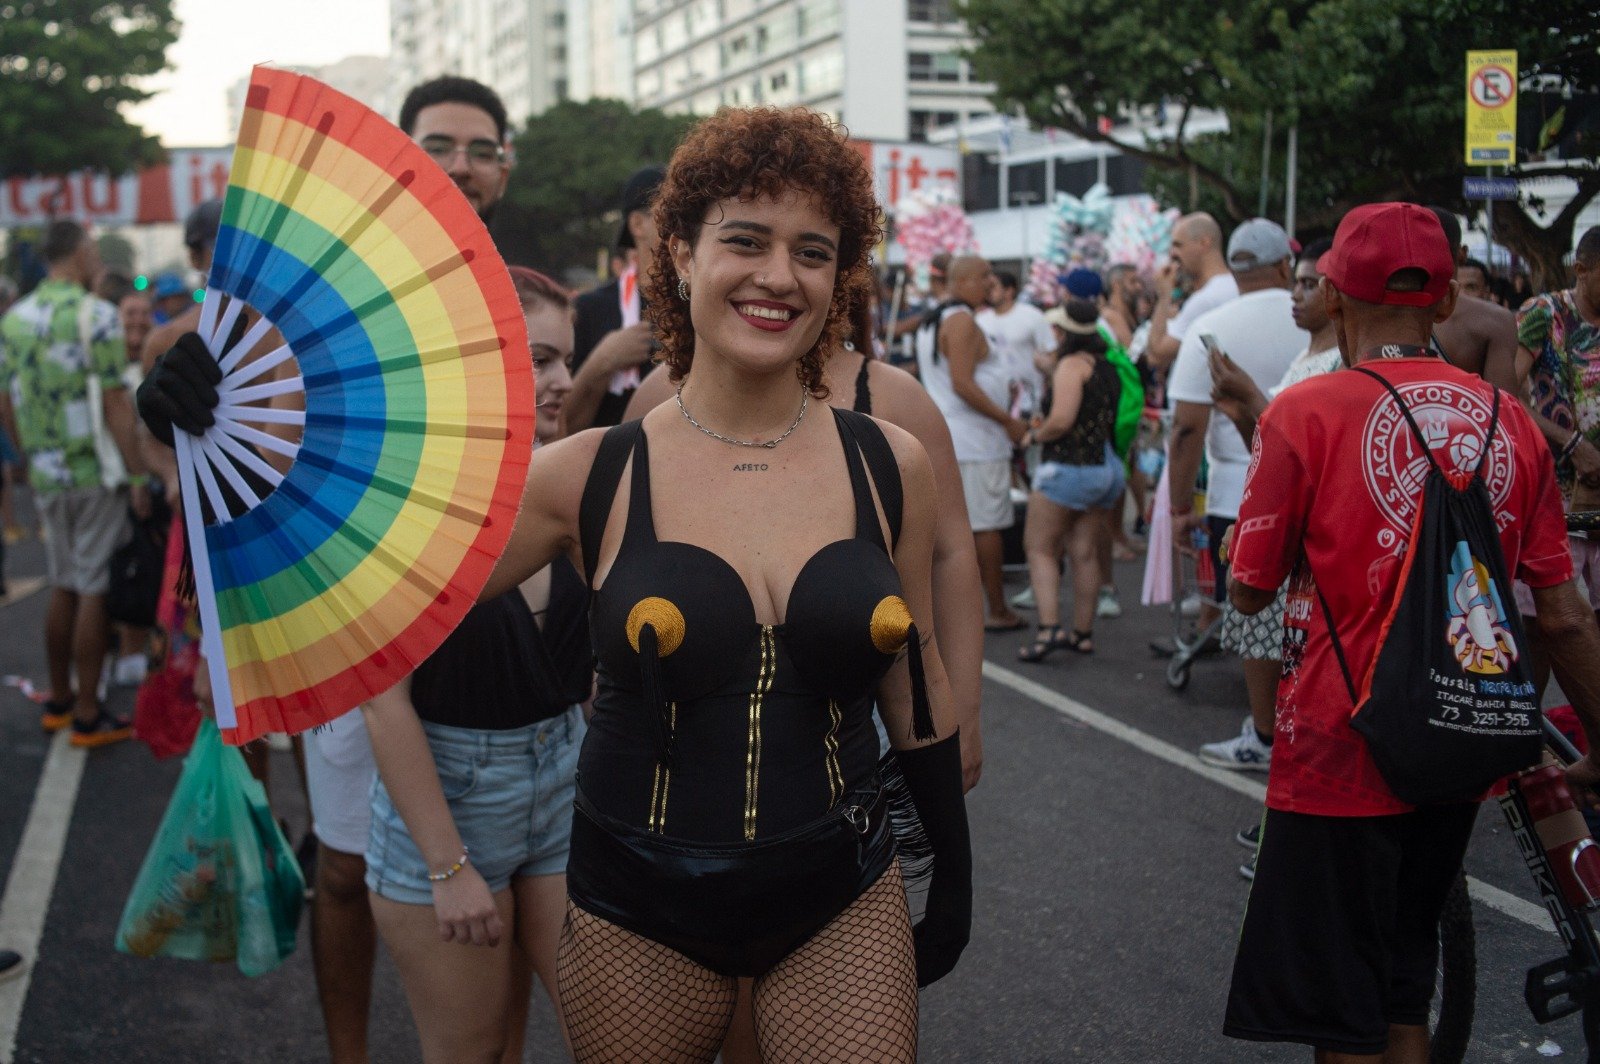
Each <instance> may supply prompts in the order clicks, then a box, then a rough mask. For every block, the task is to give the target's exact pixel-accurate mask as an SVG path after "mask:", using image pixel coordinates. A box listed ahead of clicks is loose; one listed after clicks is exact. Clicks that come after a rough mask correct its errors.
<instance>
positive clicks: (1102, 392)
mask: <svg viewBox="0 0 1600 1064" xmlns="http://www.w3.org/2000/svg"><path fill="white" fill-rule="evenodd" d="M1066 310H1067V324H1066V326H1065V329H1066V334H1067V336H1066V340H1065V341H1064V342H1063V343H1062V345H1061V350H1060V352H1059V353H1058V355H1057V359H1056V367H1055V370H1054V372H1053V374H1052V375H1051V381H1050V399H1049V406H1048V413H1047V414H1046V415H1045V418H1044V421H1043V422H1042V423H1041V424H1040V425H1039V426H1038V427H1036V428H1035V429H1034V430H1033V431H1032V433H1031V435H1032V437H1033V439H1034V440H1036V441H1037V442H1039V443H1041V444H1043V448H1042V451H1041V454H1040V462H1039V468H1038V469H1037V470H1035V471H1034V475H1033V491H1032V492H1031V493H1030V494H1029V496H1028V522H1027V527H1026V529H1025V531H1024V534H1023V547H1024V549H1025V550H1026V552H1027V556H1028V577H1029V580H1030V581H1031V582H1032V584H1033V594H1034V599H1035V601H1036V602H1037V603H1038V611H1039V628H1038V632H1037V634H1036V635H1035V637H1034V640H1033V642H1032V643H1029V644H1027V645H1025V646H1023V647H1021V648H1019V650H1018V651H1017V658H1018V659H1019V660H1021V661H1026V662H1037V661H1043V660H1044V658H1045V657H1047V656H1048V655H1049V654H1050V653H1051V652H1053V651H1056V650H1060V649H1067V650H1074V651H1077V652H1078V653H1080V654H1088V653H1091V652H1092V651H1093V650H1094V643H1093V638H1094V633H1093V626H1094V610H1095V597H1096V593H1097V591H1098V590H1099V587H1100V584H1101V582H1102V581H1103V579H1104V575H1103V574H1102V573H1101V572H1100V561H1099V555H1100V546H1101V543H1102V542H1103V541H1104V540H1105V539H1106V538H1107V537H1109V536H1110V535H1111V528H1110V525H1109V523H1108V521H1107V514H1108V513H1109V509H1110V507H1111V506H1113V505H1114V504H1115V503H1116V501H1117V500H1118V499H1119V498H1121V496H1122V489H1123V486H1124V483H1125V482H1124V476H1125V474H1124V471H1123V466H1122V463H1121V462H1120V461H1119V460H1118V459H1117V455H1116V451H1115V449H1114V447H1113V442H1112V433H1113V431H1114V430H1115V427H1116V419H1117V401H1118V399H1119V398H1120V396H1121V394H1122V385H1121V382H1120V379H1119V378H1118V376H1117V371H1116V367H1114V366H1112V365H1111V363H1110V362H1108V361H1107V360H1106V350H1107V346H1108V345H1107V343H1106V339H1105V337H1104V336H1102V335H1101V334H1100V331H1099V326H1098V317H1099V313H1098V311H1097V310H1096V308H1095V307H1094V305H1093V304H1091V303H1088V302H1086V301H1084V300H1079V299H1073V300H1068V302H1067V306H1066ZM1064 552H1065V553H1070V555H1071V558H1072V589H1073V595H1072V619H1073V624H1072V632H1071V634H1070V635H1069V634H1067V632H1066V631H1065V630H1064V629H1063V628H1062V626H1061V621H1060V617H1061V558H1062V555H1063V553H1064Z"/></svg>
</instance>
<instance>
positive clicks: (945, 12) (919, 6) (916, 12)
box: [906, 0, 956, 23]
mask: <svg viewBox="0 0 1600 1064" xmlns="http://www.w3.org/2000/svg"><path fill="white" fill-rule="evenodd" d="M906 18H908V19H910V20H911V21H912V22H933V23H945V22H954V21H955V20H956V6H955V3H954V0H906Z"/></svg>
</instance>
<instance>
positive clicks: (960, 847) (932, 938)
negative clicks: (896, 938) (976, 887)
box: [895, 731, 972, 987]
mask: <svg viewBox="0 0 1600 1064" xmlns="http://www.w3.org/2000/svg"><path fill="white" fill-rule="evenodd" d="M895 758H896V760H897V761H898V762H899V764H900V772H901V774H902V775H903V776H904V777H905V780H906V787H907V788H908V789H909V790H910V791H911V800H912V802H914V803H915V804H916V807H917V816H918V818H919V819H920V820H921V821H922V830H923V832H924V833H925V834H926V835H927V837H928V843H929V845H930V848H931V849H932V850H933V879H932V881H931V882H930V883H929V884H928V901H927V905H926V907H925V908H924V909H923V915H922V920H921V921H920V922H919V923H918V924H917V926H916V927H915V928H914V929H913V934H914V936H915V938H916V943H917V985H918V986H919V987H922V986H927V985H928V984H929V983H932V982H935V981H937V980H939V979H942V978H943V977H944V976H946V975H948V974H949V973H950V970H951V969H952V968H954V967H955V966H956V961H957V960H958V959H959V958H960V956H961V951H962V950H963V949H965V948H966V946H967V939H968V937H969V936H970V935H971V933H972V840H971V838H970V837H969V835H968V834H967V803H966V799H965V798H964V797H963V796H962V793H961V733H960V732H959V731H958V732H956V733H955V734H954V735H952V736H950V738H948V739H944V740H942V741H940V742H937V743H933V744H932V745H930V746H919V747H915V748H913V749H910V750H896V751H895Z"/></svg>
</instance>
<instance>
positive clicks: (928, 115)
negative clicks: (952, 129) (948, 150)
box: [909, 111, 960, 142]
mask: <svg viewBox="0 0 1600 1064" xmlns="http://www.w3.org/2000/svg"><path fill="white" fill-rule="evenodd" d="M959 118H960V116H959V115H957V114H956V112H954V111H912V112H911V123H910V127H909V128H910V133H911V139H912V140H914V141H918V142H923V141H926V140H927V139H928V133H929V131H931V130H934V129H938V128H939V127H940V126H953V125H955V124H956V121H957V120H958V119H959Z"/></svg>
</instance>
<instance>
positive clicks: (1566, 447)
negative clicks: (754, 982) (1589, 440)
mask: <svg viewBox="0 0 1600 1064" xmlns="http://www.w3.org/2000/svg"><path fill="white" fill-rule="evenodd" d="M1582 442H1583V433H1582V432H1581V431H1579V430H1578V429H1573V430H1572V435H1571V436H1569V437H1567V442H1566V443H1564V444H1562V446H1561V454H1560V455H1559V456H1558V457H1559V458H1560V459H1561V460H1562V461H1565V460H1566V459H1568V458H1571V457H1572V452H1573V451H1576V450H1577V449H1578V444H1580V443H1582Z"/></svg>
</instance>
